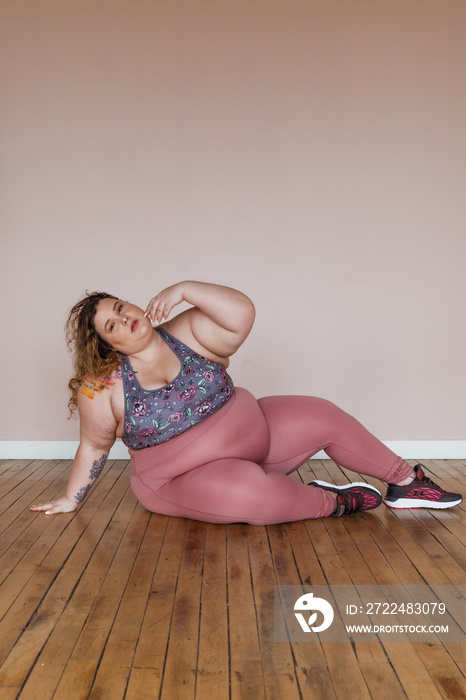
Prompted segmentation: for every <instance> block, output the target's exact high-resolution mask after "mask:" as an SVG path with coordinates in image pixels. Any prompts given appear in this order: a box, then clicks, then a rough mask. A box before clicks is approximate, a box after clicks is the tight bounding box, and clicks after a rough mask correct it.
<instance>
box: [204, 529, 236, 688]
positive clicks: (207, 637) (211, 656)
mask: <svg viewBox="0 0 466 700" xmlns="http://www.w3.org/2000/svg"><path fill="white" fill-rule="evenodd" d="M226 537H227V532H226V528H225V527H224V526H220V525H213V524H211V523H207V524H206V530H205V548H204V569H203V574H202V594H201V619H200V630H199V658H198V667H197V683H196V697H197V698H202V700H228V699H229V697H230V671H229V639H228V608H227V605H226V600H227V573H226V544H227V540H226Z"/></svg>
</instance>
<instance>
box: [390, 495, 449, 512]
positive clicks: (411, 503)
mask: <svg viewBox="0 0 466 700" xmlns="http://www.w3.org/2000/svg"><path fill="white" fill-rule="evenodd" d="M462 501H463V499H462V498H458V499H457V500H456V501H449V502H448V503H446V502H445V501H444V502H442V501H424V500H422V499H421V498H398V499H397V500H396V501H386V500H384V503H385V505H386V506H387V507H388V508H392V509H393V510H407V509H409V508H430V509H431V510H432V509H434V510H445V508H453V507H454V506H457V505H459V504H460V503H461V502H462Z"/></svg>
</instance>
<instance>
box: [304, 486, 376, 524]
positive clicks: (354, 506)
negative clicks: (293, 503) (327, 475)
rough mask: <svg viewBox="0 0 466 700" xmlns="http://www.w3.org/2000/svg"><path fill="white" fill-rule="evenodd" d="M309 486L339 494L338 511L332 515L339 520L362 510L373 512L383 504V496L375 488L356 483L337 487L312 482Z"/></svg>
mask: <svg viewBox="0 0 466 700" xmlns="http://www.w3.org/2000/svg"><path fill="white" fill-rule="evenodd" d="M308 486H317V487H318V488H320V489H325V490H326V491H333V493H336V494H337V509H336V511H335V512H334V513H332V517H333V518H339V517H340V515H345V514H346V513H357V512H359V511H360V510H371V509H372V508H377V506H379V505H380V504H381V503H382V494H381V493H380V491H379V490H378V489H376V488H375V487H374V486H369V484H365V483H364V482H359V481H355V482H353V483H352V484H346V485H345V486H335V484H329V483H327V482H326V481H310V482H309V484H308Z"/></svg>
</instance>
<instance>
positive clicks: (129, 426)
mask: <svg viewBox="0 0 466 700" xmlns="http://www.w3.org/2000/svg"><path fill="white" fill-rule="evenodd" d="M155 330H156V332H157V333H159V334H160V336H161V337H162V339H163V340H164V341H165V342H166V343H167V345H169V347H170V348H171V349H172V350H173V352H174V353H175V355H176V356H177V357H178V359H179V360H180V363H181V369H180V372H179V373H178V375H177V376H176V377H175V379H174V380H173V381H172V382H170V384H166V385H165V386H163V387H160V389H154V390H152V391H149V390H147V389H143V388H142V387H141V386H140V384H139V382H138V380H137V378H136V374H137V372H135V371H134V370H133V368H132V366H131V363H130V361H129V358H128V357H125V358H124V360H123V363H122V366H121V373H122V377H123V389H124V393H125V427H124V432H123V437H122V440H123V442H124V444H125V445H126V446H127V447H131V448H132V449H133V450H140V449H142V448H144V447H152V446H153V445H158V444H160V443H162V442H166V441H167V440H171V439H172V438H174V437H176V436H177V435H181V433H184V432H186V430H189V428H192V427H193V425H196V424H197V423H199V421H201V420H202V419H203V418H206V417H207V416H210V415H211V414H212V413H214V412H215V411H217V410H218V409H219V408H221V407H222V406H223V405H224V404H226V402H227V401H228V399H230V398H231V396H232V394H233V382H232V380H231V377H230V376H229V374H228V373H227V371H226V369H225V368H224V367H222V365H221V364H219V363H218V362H214V361H213V360H208V359H207V358H205V357H203V356H202V355H199V354H198V353H196V352H194V350H191V349H190V348H188V347H187V346H186V345H183V343H181V342H180V341H179V340H177V339H176V338H174V337H173V336H172V335H170V333H167V331H166V330H164V329H161V328H156V329H155Z"/></svg>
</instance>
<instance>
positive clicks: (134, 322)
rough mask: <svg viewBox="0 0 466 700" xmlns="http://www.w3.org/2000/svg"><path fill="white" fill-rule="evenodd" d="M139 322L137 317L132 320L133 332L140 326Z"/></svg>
mask: <svg viewBox="0 0 466 700" xmlns="http://www.w3.org/2000/svg"><path fill="white" fill-rule="evenodd" d="M138 323H139V321H138V320H137V319H135V320H134V321H133V322H132V324H131V333H134V331H135V330H136V328H137V327H138Z"/></svg>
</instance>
